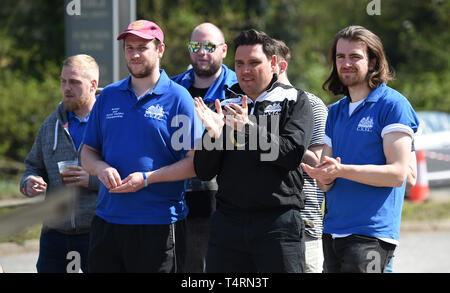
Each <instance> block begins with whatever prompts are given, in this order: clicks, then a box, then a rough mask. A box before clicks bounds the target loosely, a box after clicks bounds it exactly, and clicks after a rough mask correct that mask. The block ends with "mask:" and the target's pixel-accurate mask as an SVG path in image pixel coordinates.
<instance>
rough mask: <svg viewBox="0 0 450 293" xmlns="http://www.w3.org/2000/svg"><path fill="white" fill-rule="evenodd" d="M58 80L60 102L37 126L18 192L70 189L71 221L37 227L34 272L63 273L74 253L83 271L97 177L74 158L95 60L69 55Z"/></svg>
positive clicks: (91, 98)
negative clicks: (36, 252)
mask: <svg viewBox="0 0 450 293" xmlns="http://www.w3.org/2000/svg"><path fill="white" fill-rule="evenodd" d="M60 78H61V92H62V95H63V98H62V103H60V104H59V105H58V107H57V109H56V110H55V112H54V113H52V114H50V116H49V117H47V119H46V120H45V121H44V123H43V124H42V125H41V127H40V129H39V132H38V133H37V136H36V140H35V142H34V144H33V147H32V149H31V151H30V153H29V154H28V156H27V158H26V160H25V167H26V170H25V172H24V174H23V176H22V180H21V182H20V191H21V192H22V193H23V194H25V195H26V196H29V197H35V196H39V195H42V194H44V193H45V195H46V199H49V198H51V197H53V196H67V194H66V192H59V191H61V189H60V188H62V187H63V186H64V188H67V187H73V188H72V189H70V194H71V195H72V194H73V196H74V197H73V198H70V199H69V201H70V202H73V203H74V205H73V206H72V207H71V210H70V219H57V220H52V221H51V222H50V221H46V222H45V223H44V225H43V227H42V232H41V238H40V248H39V258H38V262H37V265H36V267H37V271H38V272H39V273H65V272H67V271H68V268H69V267H68V265H69V263H72V262H73V259H72V258H71V257H69V256H70V255H73V253H74V252H76V253H78V254H77V255H79V256H80V257H79V264H78V266H77V267H80V268H81V270H82V271H83V272H87V259H88V256H87V253H88V248H89V232H90V227H91V221H92V218H93V216H94V213H95V204H96V200H97V191H98V186H99V180H98V178H97V177H95V176H90V175H89V174H88V173H87V172H86V171H85V170H84V169H83V168H82V167H80V164H79V160H78V158H79V150H80V149H81V141H82V139H83V136H84V129H85V127H86V125H87V121H88V119H89V115H90V112H91V109H92V107H93V105H94V103H95V93H96V90H97V85H98V80H99V67H98V64H97V63H96V61H95V60H94V58H92V57H91V56H88V55H76V56H72V57H69V58H67V59H66V60H65V61H64V65H63V68H62V71H61V77H60ZM64 163H65V164H66V165H67V166H66V167H64V170H63V172H62V174H61V172H60V166H59V165H62V164H64ZM58 190H59V191H58ZM66 190H67V191H68V189H65V190H64V191H66ZM72 191H73V192H72ZM69 253H70V254H69Z"/></svg>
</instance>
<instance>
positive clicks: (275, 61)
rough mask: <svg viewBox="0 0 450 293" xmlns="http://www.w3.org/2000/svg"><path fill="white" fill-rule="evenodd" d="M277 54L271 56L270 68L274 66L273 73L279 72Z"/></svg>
mask: <svg viewBox="0 0 450 293" xmlns="http://www.w3.org/2000/svg"><path fill="white" fill-rule="evenodd" d="M277 59H278V58H277V55H272V57H271V58H270V68H272V72H273V73H277V72H278V63H277Z"/></svg>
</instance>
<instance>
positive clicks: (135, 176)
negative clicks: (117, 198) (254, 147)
mask: <svg viewBox="0 0 450 293" xmlns="http://www.w3.org/2000/svg"><path fill="white" fill-rule="evenodd" d="M144 187H145V182H144V176H143V175H142V172H135V173H132V174H130V175H128V177H127V178H125V179H124V180H123V181H122V185H120V186H118V187H116V188H112V189H110V190H109V192H110V193H129V192H136V191H138V190H140V189H142V188H144Z"/></svg>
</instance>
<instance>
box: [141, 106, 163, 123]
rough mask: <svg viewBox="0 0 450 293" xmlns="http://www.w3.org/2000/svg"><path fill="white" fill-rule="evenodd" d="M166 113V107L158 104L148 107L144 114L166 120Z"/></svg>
mask: <svg viewBox="0 0 450 293" xmlns="http://www.w3.org/2000/svg"><path fill="white" fill-rule="evenodd" d="M164 115H165V113H164V108H163V107H162V106H160V105H156V106H150V107H148V108H147V110H146V111H145V115H144V116H145V117H147V118H153V119H156V120H164Z"/></svg>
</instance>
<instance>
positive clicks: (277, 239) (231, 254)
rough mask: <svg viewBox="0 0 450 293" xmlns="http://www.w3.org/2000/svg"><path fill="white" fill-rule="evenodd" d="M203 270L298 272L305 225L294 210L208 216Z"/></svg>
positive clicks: (302, 253)
mask: <svg viewBox="0 0 450 293" xmlns="http://www.w3.org/2000/svg"><path fill="white" fill-rule="evenodd" d="M210 225H211V229H210V231H211V237H210V240H209V245H208V253H207V257H206V272H207V273H302V272H303V271H304V264H305V237H304V231H305V226H304V223H303V220H302V218H301V216H300V212H299V211H297V210H292V209H290V210H283V211H276V212H273V211H271V212H261V213H260V214H249V215H240V216H231V215H224V214H223V213H222V212H220V211H216V212H215V213H214V215H213V216H212V218H211V222H210Z"/></svg>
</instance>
